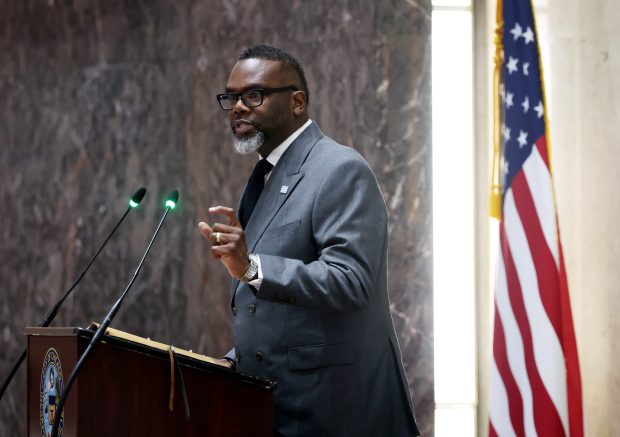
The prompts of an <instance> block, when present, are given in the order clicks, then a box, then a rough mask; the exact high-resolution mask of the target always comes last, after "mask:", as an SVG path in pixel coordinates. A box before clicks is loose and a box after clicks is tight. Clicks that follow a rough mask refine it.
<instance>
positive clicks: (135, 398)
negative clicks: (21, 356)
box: [25, 328, 275, 437]
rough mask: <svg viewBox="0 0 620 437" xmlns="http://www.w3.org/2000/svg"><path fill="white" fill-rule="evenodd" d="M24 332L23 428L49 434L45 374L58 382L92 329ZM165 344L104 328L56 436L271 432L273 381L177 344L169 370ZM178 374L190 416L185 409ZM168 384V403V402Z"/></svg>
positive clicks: (49, 385) (50, 389)
mask: <svg viewBox="0 0 620 437" xmlns="http://www.w3.org/2000/svg"><path fill="white" fill-rule="evenodd" d="M25 332H26V335H27V336H28V395H27V399H28V418H27V435H28V436H30V437H35V436H36V437H41V436H42V435H43V436H45V437H47V436H46V434H45V432H42V427H43V426H44V425H45V423H48V422H49V420H50V418H51V420H52V421H53V420H57V419H58V418H55V417H54V411H55V410H54V409H55V402H56V400H55V399H56V397H55V396H54V395H55V394H56V391H55V388H57V387H54V383H53V382H52V381H50V379H51V380H53V379H54V378H55V379H56V381H57V382H56V384H57V385H58V384H59V382H58V380H59V378H58V376H59V375H58V373H61V374H62V379H63V383H64V381H66V380H67V379H68V378H69V375H70V374H71V371H72V370H73V367H74V365H75V363H76V361H77V360H78V358H79V356H80V355H81V354H82V352H83V351H84V349H85V348H86V346H87V345H88V342H89V341H90V339H91V338H92V335H93V331H91V330H86V329H82V328H26V330H25ZM115 333H116V334H118V333H121V334H125V335H120V336H119V335H115ZM167 349H168V347H167V346H166V345H162V344H160V343H156V342H152V341H150V340H147V339H142V338H140V337H135V336H132V335H130V334H126V333H122V332H121V331H115V330H112V329H109V330H108V331H107V334H106V335H105V336H104V337H103V340H102V342H101V343H99V344H98V345H96V347H95V348H94V350H93V353H92V354H91V355H90V356H89V357H88V359H87V360H86V362H85V363H84V366H83V367H82V369H81V370H80V373H79V374H78V378H77V379H76V381H75V383H74V384H73V387H72V388H71V392H70V393H69V397H68V399H67V401H66V403H65V408H64V414H63V416H62V421H63V422H62V426H63V430H62V434H61V433H60V432H59V436H61V435H62V436H64V437H83V436H88V437H97V436H106V437H109V436H132V437H137V436H148V437H156V436H196V437H198V436H218V437H227V436H231V437H232V436H239V437H241V436H244V437H247V436H252V437H259V436H269V437H271V436H273V389H274V387H275V382H272V381H267V380H263V379H259V378H256V377H251V376H247V375H243V374H238V373H235V372H234V371H232V370H230V369H228V368H225V367H222V366H219V365H217V364H215V361H214V360H213V359H212V358H209V357H205V356H202V355H197V354H193V353H191V352H187V351H181V350H177V351H176V354H175V356H176V360H177V361H178V363H179V367H180V369H181V375H179V372H178V368H176V366H175V367H173V369H175V371H174V378H173V374H172V372H171V356H170V352H169V351H168V350H167ZM50 363H51V364H50ZM50 369H51V370H50ZM50 374H51V377H50ZM181 378H182V379H183V381H184V386H185V391H186V393H187V399H188V405H189V411H190V417H189V419H186V416H185V408H184V401H183V396H182V392H181ZM172 379H174V384H171V382H172ZM171 387H173V388H172V391H173V396H174V397H173V401H172V404H173V411H170V409H169V403H170V392H171ZM58 394H59V393H58ZM44 421H47V422H45V423H44Z"/></svg>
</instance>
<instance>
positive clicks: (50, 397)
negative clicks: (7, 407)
mask: <svg viewBox="0 0 620 437" xmlns="http://www.w3.org/2000/svg"><path fill="white" fill-rule="evenodd" d="M63 388H64V384H63V378H62V366H61V365H60V357H59V356H58V352H56V349H54V348H49V349H48V350H47V352H46V354H45V358H44V359H43V370H42V371H41V385H40V391H39V393H40V398H39V410H40V415H39V418H40V423H41V436H42V437H50V436H51V434H52V428H53V427H54V422H55V421H56V420H60V423H59V426H58V436H59V437H60V436H61V435H62V429H63V425H64V417H65V413H64V411H63V413H62V414H61V416H60V417H57V416H56V405H57V404H58V402H59V401H60V395H61V394H62V391H63Z"/></svg>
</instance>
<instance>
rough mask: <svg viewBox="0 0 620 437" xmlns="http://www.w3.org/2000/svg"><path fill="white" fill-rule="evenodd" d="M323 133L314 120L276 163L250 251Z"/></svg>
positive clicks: (248, 236)
mask: <svg viewBox="0 0 620 437" xmlns="http://www.w3.org/2000/svg"><path fill="white" fill-rule="evenodd" d="M322 136H323V133H322V132H321V130H320V129H319V127H318V126H317V125H316V123H314V122H313V123H312V124H311V125H310V126H308V127H307V128H306V130H304V131H303V132H302V133H301V135H299V136H298V137H297V138H296V139H295V141H293V143H292V144H291V145H290V147H289V148H288V149H287V150H286V152H284V155H282V157H281V158H280V160H279V161H278V164H277V165H276V166H275V167H274V169H273V171H272V172H271V175H270V176H269V179H268V180H267V183H266V184H265V188H264V189H263V192H262V193H261V196H260V198H259V199H258V203H257V204H256V207H255V208H254V211H253V212H252V216H251V217H250V220H249V221H248V224H247V226H246V228H245V230H244V232H245V241H246V244H247V246H248V251H249V252H253V251H254V249H255V248H256V245H257V244H258V242H259V240H260V237H261V236H262V235H263V233H264V232H265V230H266V229H267V227H268V226H269V224H270V223H271V221H272V220H273V218H274V217H275V215H276V214H277V212H278V211H279V210H280V208H281V207H282V205H284V202H286V199H288V197H289V196H290V195H291V193H292V192H293V191H294V190H295V187H296V186H297V184H298V183H299V181H300V180H301V179H302V178H303V177H304V173H303V172H302V171H301V166H302V164H303V163H304V161H305V160H306V157H307V156H308V153H310V150H312V147H314V145H315V144H316V142H317V141H318V140H319V139H320V138H321V137H322ZM284 187H286V188H284ZM282 191H285V192H282ZM233 286H234V289H235V292H236V290H237V288H238V286H239V281H238V280H235V282H234V285H233ZM233 300H234V295H233Z"/></svg>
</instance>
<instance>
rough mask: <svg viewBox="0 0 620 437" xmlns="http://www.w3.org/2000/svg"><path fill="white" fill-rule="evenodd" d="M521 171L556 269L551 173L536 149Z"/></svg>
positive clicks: (555, 232) (556, 257)
mask: <svg viewBox="0 0 620 437" xmlns="http://www.w3.org/2000/svg"><path fill="white" fill-rule="evenodd" d="M523 171H524V172H525V178H526V179H527V185H528V186H529V187H536V189H535V190H532V191H531V193H530V194H531V195H532V198H533V200H534V209H535V210H536V213H537V219H538V220H540V225H541V226H542V231H543V233H544V235H545V240H546V241H547V247H548V248H549V250H551V253H552V255H553V259H554V261H555V267H556V269H558V268H559V265H560V256H559V254H558V228H557V223H556V220H555V217H556V213H555V207H554V203H553V185H552V181H551V173H549V167H548V165H547V163H546V162H545V161H544V159H543V157H542V156H541V155H540V152H539V149H538V148H537V147H534V148H533V149H532V153H531V155H530V156H529V157H528V158H527V159H526V160H525V162H524V163H523ZM558 310H559V308H558Z"/></svg>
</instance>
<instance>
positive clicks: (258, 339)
mask: <svg viewBox="0 0 620 437" xmlns="http://www.w3.org/2000/svg"><path fill="white" fill-rule="evenodd" d="M217 97H218V101H219V103H220V106H221V107H222V109H224V110H227V111H228V114H229V118H230V126H231V129H232V131H233V136H234V143H235V149H236V150H237V151H238V152H240V153H252V152H258V153H259V154H260V156H261V158H262V159H261V160H260V161H259V163H258V164H257V166H256V168H255V170H254V172H253V173H252V176H251V177H250V181H249V182H248V185H247V187H246V189H245V191H244V194H243V196H242V199H241V202H240V206H239V217H237V214H236V213H235V211H234V210H233V209H232V208H228V207H223V206H218V207H213V208H210V210H209V212H210V213H211V214H218V215H225V216H227V219H228V223H227V224H223V223H216V224H214V225H213V226H209V225H207V224H206V223H204V222H201V223H199V229H200V232H201V233H202V235H203V236H204V237H205V238H206V239H207V240H208V241H209V242H210V243H211V245H212V247H211V252H212V255H213V256H214V257H215V258H218V259H219V260H220V261H221V262H222V264H223V265H224V267H225V268H226V269H227V270H228V272H229V273H230V275H231V277H232V278H233V285H232V300H231V306H232V314H233V334H234V348H233V349H232V350H231V352H230V353H229V354H228V356H227V357H228V359H230V361H231V363H233V364H234V366H236V369H237V371H239V372H243V373H247V374H252V375H258V376H261V377H265V378H269V379H272V380H276V381H278V385H277V387H276V390H275V393H274V400H275V434H276V435H283V436H390V437H394V436H414V435H418V434H419V432H418V428H417V426H416V423H415V419H414V416H413V407H412V403H411V400H410V398H409V394H408V390H407V379H406V375H405V373H404V370H403V365H402V361H401V355H400V349H399V346H398V342H397V339H396V334H395V332H394V327H393V324H392V318H391V315H390V308H389V301H388V290H387V282H388V281H387V249H388V215H387V210H386V206H385V202H384V200H383V197H382V194H381V191H380V189H379V186H378V184H377V181H376V179H375V177H374V175H373V173H372V170H371V169H370V167H369V166H368V164H367V163H366V161H365V160H364V159H363V158H362V157H361V156H360V155H359V154H358V153H357V152H356V151H355V150H353V149H352V148H349V147H345V146H342V145H339V144H337V143H336V142H334V141H333V140H332V139H330V138H328V137H326V136H325V135H323V133H322V132H321V131H320V130H319V128H318V126H317V125H316V123H314V122H312V121H311V120H310V118H309V114H308V100H309V92H308V86H307V84H306V80H305V77H304V72H303V69H302V67H301V65H300V64H299V62H298V61H297V60H296V59H294V58H293V57H292V56H290V55H289V54H287V53H286V52H284V51H282V50H280V49H276V48H274V47H270V46H263V45H259V46H254V47H251V48H248V49H246V50H245V51H244V52H243V53H242V54H241V56H240V57H239V60H238V62H237V63H236V64H235V66H234V68H233V69H232V72H231V73H230V77H229V78H228V84H227V86H226V92H225V93H224V94H220V95H218V96H217ZM241 414H242V413H241Z"/></svg>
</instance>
